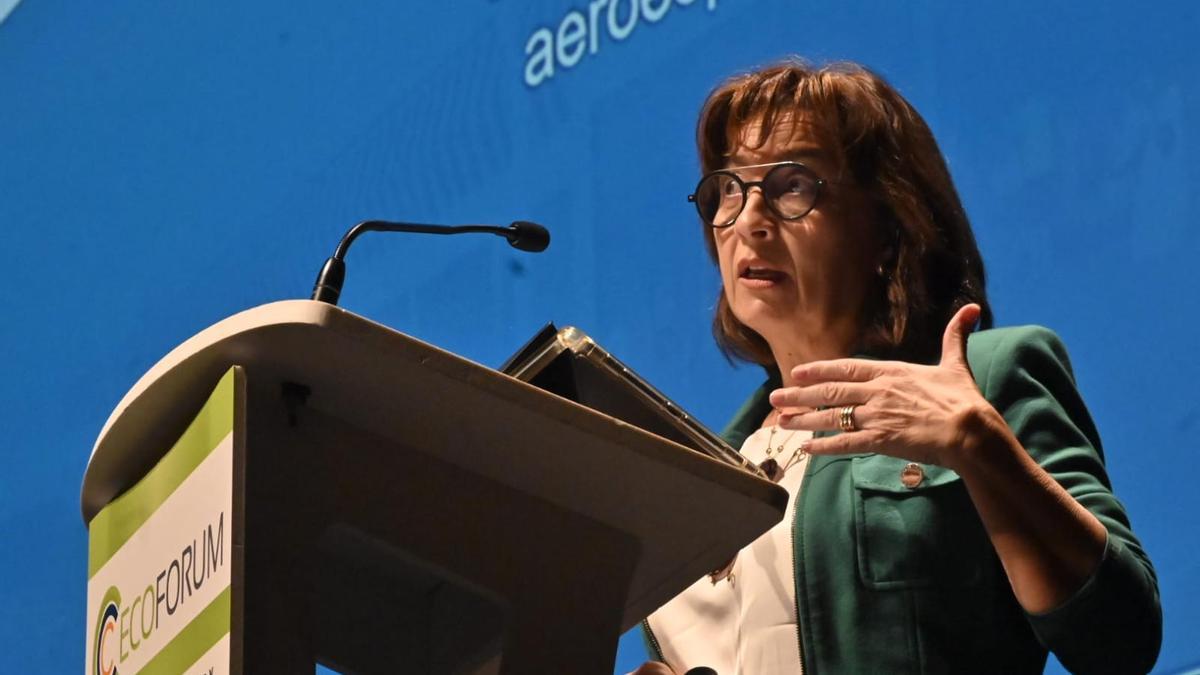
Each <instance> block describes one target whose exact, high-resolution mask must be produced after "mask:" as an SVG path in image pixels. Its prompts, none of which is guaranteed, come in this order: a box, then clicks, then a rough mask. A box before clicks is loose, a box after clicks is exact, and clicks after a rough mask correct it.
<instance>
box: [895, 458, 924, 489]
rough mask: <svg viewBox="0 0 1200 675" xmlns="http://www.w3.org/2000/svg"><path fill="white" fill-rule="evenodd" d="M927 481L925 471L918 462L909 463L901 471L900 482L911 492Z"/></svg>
mask: <svg viewBox="0 0 1200 675" xmlns="http://www.w3.org/2000/svg"><path fill="white" fill-rule="evenodd" d="M924 480H925V469H922V468H921V465H920V464H917V463H916V462H909V463H908V464H905V465H904V468H903V469H901V470H900V482H901V483H903V484H904V487H906V488H908V489H909V490H911V489H913V488H915V487H917V486H918V485H920V484H921V482H922V481H924Z"/></svg>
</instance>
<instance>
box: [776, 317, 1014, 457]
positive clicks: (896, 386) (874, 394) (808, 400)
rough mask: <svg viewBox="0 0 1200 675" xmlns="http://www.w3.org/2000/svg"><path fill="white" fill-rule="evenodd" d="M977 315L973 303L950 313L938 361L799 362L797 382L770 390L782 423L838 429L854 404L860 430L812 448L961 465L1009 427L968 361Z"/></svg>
mask: <svg viewBox="0 0 1200 675" xmlns="http://www.w3.org/2000/svg"><path fill="white" fill-rule="evenodd" d="M979 313H980V308H979V305H975V304H970V305H966V306H965V307H963V308H961V309H959V310H958V312H957V313H955V315H954V317H953V318H951V319H950V321H949V323H947V325H946V330H945V332H944V333H943V335H942V357H941V360H940V361H939V362H938V363H937V365H932V366H926V365H919V364H914V363H906V362H903V361H871V360H868V359H833V360H828V361H814V362H811V363H806V364H804V365H800V366H797V367H795V368H793V369H792V372H791V376H792V380H793V382H794V383H795V384H794V386H789V387H784V388H781V389H776V390H775V391H773V392H771V405H773V406H774V407H775V408H776V409H778V410H780V411H781V414H780V417H779V426H781V427H783V428H785V429H807V430H811V431H837V430H839V429H840V427H839V424H838V422H839V417H840V413H841V409H842V408H843V407H845V406H848V405H853V406H855V409H854V423H855V427H856V428H857V430H856V431H853V432H850V433H842V434H838V435H836V436H832V437H828V438H817V439H813V440H811V441H808V442H807V444H806V450H807V451H808V452H809V453H811V454H815V455H834V454H848V453H880V454H887V455H891V456H894V457H899V458H902V459H907V460H910V461H915V462H921V463H923V464H934V465H938V466H944V467H947V468H950V469H957V467H959V466H961V465H962V464H964V463H966V462H969V461H970V459H971V454H972V453H973V452H975V451H976V450H978V449H979V448H980V447H982V446H983V445H985V444H986V443H987V442H988V440H989V439H994V438H995V435H997V434H1004V433H1005V431H1006V430H1007V426H1006V425H1005V423H1004V419H1003V418H1002V417H1001V416H1000V414H999V413H998V412H996V410H995V409H994V408H993V407H992V406H991V404H989V403H988V402H987V400H986V399H985V398H984V397H983V394H981V393H980V391H979V387H978V386H977V385H976V384H975V378H974V377H973V376H972V374H971V368H970V366H969V365H968V364H967V353H966V350H967V335H968V334H969V333H970V331H971V328H972V327H973V326H974V325H975V323H976V322H977V321H978V320H979ZM818 408H820V409H818Z"/></svg>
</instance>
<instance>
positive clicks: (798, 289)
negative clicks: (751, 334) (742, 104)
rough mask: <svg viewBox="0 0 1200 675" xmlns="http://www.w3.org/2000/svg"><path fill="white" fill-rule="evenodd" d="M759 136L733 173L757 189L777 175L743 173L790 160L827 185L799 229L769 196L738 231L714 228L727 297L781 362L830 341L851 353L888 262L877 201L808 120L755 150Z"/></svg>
mask: <svg viewBox="0 0 1200 675" xmlns="http://www.w3.org/2000/svg"><path fill="white" fill-rule="evenodd" d="M758 133H759V127H758V126H756V125H750V126H748V127H747V128H745V129H743V130H742V134H741V137H742V141H741V142H739V143H738V145H737V146H735V147H734V148H733V154H732V156H731V157H730V159H729V163H728V165H727V167H726V168H727V169H729V170H732V171H734V172H735V173H737V174H738V176H739V177H740V178H741V179H742V180H744V181H756V180H761V179H762V177H763V174H765V173H766V172H767V171H768V170H770V167H760V168H748V169H745V170H740V169H739V167H752V166H754V165H759V164H769V163H773V162H782V161H789V160H790V161H796V162H800V163H801V164H804V165H806V166H807V167H809V168H810V169H812V170H813V172H815V173H816V175H817V176H818V177H820V178H822V179H824V180H825V181H826V185H825V186H824V187H823V188H822V190H821V193H820V195H819V196H818V198H817V201H816V206H814V207H813V209H812V211H810V212H809V213H808V214H807V215H806V216H804V217H802V218H800V219H798V220H783V219H782V218H780V217H779V216H777V215H776V214H775V213H774V212H773V211H772V210H771V209H770V208H769V207H768V206H767V204H766V202H765V201H764V198H763V194H762V191H761V189H759V188H757V187H755V188H751V189H750V190H749V194H748V195H747V197H746V204H745V207H744V208H743V209H742V212H741V213H740V214H739V215H738V217H737V220H735V221H734V223H733V225H732V226H730V227H725V228H714V229H713V231H712V232H713V237H714V240H715V243H716V249H717V259H718V266H719V267H720V271H721V281H722V283H723V285H724V289H725V296H726V298H727V299H728V301H729V305H730V307H731V309H732V310H733V314H734V316H736V317H737V319H738V320H739V321H741V322H742V323H743V324H745V325H747V326H749V327H750V328H751V329H753V330H754V331H755V332H757V333H758V334H759V335H762V336H763V337H764V338H765V339H766V340H767V342H768V343H769V344H770V345H771V348H772V350H774V351H775V352H776V353H775V358H776V359H780V358H781V357H782V355H781V354H780V353H779V350H780V349H781V348H786V345H787V344H789V343H791V342H795V341H797V340H802V341H804V342H808V343H812V342H814V341H816V340H822V339H825V338H826V337H828V338H831V339H840V340H841V342H842V343H843V344H842V346H844V347H850V346H852V343H853V342H854V341H856V340H857V338H858V334H859V332H860V330H861V327H862V326H861V323H862V321H861V315H862V311H863V306H864V301H865V299H866V297H867V293H868V292H870V290H871V288H872V286H873V284H875V283H876V281H875V270H876V268H877V266H878V265H879V262H880V245H879V243H878V241H877V236H876V234H875V227H874V223H872V222H871V221H872V218H873V208H872V207H871V202H870V200H869V199H868V198H867V196H866V195H865V193H863V192H862V191H861V190H859V189H858V188H856V187H855V186H854V185H852V184H850V183H849V180H850V179H849V178H848V177H846V176H843V175H841V172H840V164H839V162H838V161H837V158H836V156H835V155H834V154H833V153H832V152H830V150H829V149H827V148H825V147H823V145H822V143H821V141H820V138H819V135H818V134H817V133H815V129H813V127H812V125H811V124H809V123H808V122H806V121H805V120H804V119H803V117H799V118H796V119H794V120H786V119H785V120H780V121H779V122H778V123H777V124H776V125H775V127H774V129H773V130H772V132H771V134H770V136H768V137H767V139H766V142H765V143H763V144H762V145H761V146H759V147H751V146H753V145H757V143H753V141H757V140H758ZM748 141H749V142H748Z"/></svg>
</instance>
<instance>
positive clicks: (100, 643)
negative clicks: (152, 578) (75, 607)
mask: <svg viewBox="0 0 1200 675" xmlns="http://www.w3.org/2000/svg"><path fill="white" fill-rule="evenodd" d="M120 614H121V592H120V591H118V590H117V587H116V586H109V587H108V590H107V591H106V592H105V593H104V599H103V600H101V601H100V616H99V617H97V618H96V637H95V639H93V640H92V655H93V656H92V675H117V660H116V659H115V658H108V659H106V658H104V645H105V643H108V644H112V641H110V640H109V638H110V637H111V636H110V635H109V634H110V633H114V634H115V633H116V632H117V620H118V618H119V616H120Z"/></svg>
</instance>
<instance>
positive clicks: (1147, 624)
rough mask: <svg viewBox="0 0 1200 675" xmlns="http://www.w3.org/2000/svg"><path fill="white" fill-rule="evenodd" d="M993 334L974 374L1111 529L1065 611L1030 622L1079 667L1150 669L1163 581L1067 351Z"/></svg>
mask: <svg viewBox="0 0 1200 675" xmlns="http://www.w3.org/2000/svg"><path fill="white" fill-rule="evenodd" d="M989 332H992V331H989ZM994 332H995V333H1000V334H1002V335H1001V336H999V339H997V340H995V341H994V343H993V346H992V348H991V350H990V351H991V353H990V354H986V355H985V354H979V355H978V356H980V357H983V358H981V359H980V360H981V361H982V362H983V363H986V364H987V365H986V371H987V372H986V373H978V372H977V373H976V377H977V379H978V380H979V381H980V383H981V388H982V390H983V393H984V396H985V397H987V399H988V400H989V401H990V402H991V403H992V405H993V406H995V407H996V409H997V410H998V411H1000V413H1001V414H1002V415H1003V416H1004V419H1005V420H1006V421H1007V422H1008V425H1009V427H1010V428H1011V429H1012V430H1013V432H1014V433H1015V434H1016V436H1017V438H1018V439H1019V440H1020V441H1021V445H1022V446H1024V448H1025V450H1026V451H1027V452H1029V454H1030V455H1031V456H1032V457H1033V458H1034V459H1035V460H1036V461H1037V463H1038V464H1039V465H1041V467H1042V468H1043V469H1045V470H1046V471H1047V472H1048V473H1049V474H1050V475H1051V476H1053V477H1054V479H1055V480H1057V481H1058V483H1059V484H1060V485H1062V486H1063V487H1064V488H1066V490H1067V492H1068V493H1070V495H1071V496H1072V497H1074V498H1075V499H1076V501H1078V502H1079V503H1080V504H1082V505H1083V506H1084V507H1085V508H1086V509H1087V510H1089V511H1091V512H1092V513H1093V514H1095V516H1096V518H1098V519H1099V520H1100V522H1101V523H1102V524H1103V525H1104V528H1105V530H1106V531H1107V534H1108V537H1107V542H1106V544H1105V549H1104V556H1103V558H1102V560H1101V561H1100V564H1099V565H1098V566H1097V567H1096V569H1095V571H1094V572H1093V573H1092V575H1091V577H1090V578H1088V579H1087V581H1086V582H1085V583H1084V584H1083V586H1082V587H1080V588H1079V590H1078V591H1077V592H1076V593H1075V594H1074V595H1073V596H1072V597H1071V598H1069V599H1068V600H1067V601H1066V602H1064V603H1063V604H1062V605H1060V606H1059V607H1057V608H1055V609H1053V610H1051V611H1049V612H1047V613H1045V614H1036V615H1035V614H1028V615H1027V616H1028V619H1029V623H1030V625H1031V626H1032V628H1033V631H1034V633H1035V634H1036V635H1037V637H1038V639H1039V640H1040V641H1041V642H1042V644H1043V645H1044V646H1045V647H1046V648H1047V649H1049V650H1050V651H1052V652H1053V653H1054V654H1055V656H1057V657H1058V659H1059V661H1060V662H1062V664H1063V665H1064V666H1065V667H1067V668H1068V669H1069V670H1071V671H1072V672H1076V673H1144V672H1148V671H1149V670H1150V668H1151V667H1152V666H1153V665H1154V662H1155V660H1156V659H1157V658H1158V651H1159V646H1160V643H1161V641H1162V610H1161V608H1160V605H1159V597H1158V582H1157V579H1156V577H1155V574H1154V568H1153V566H1152V565H1151V564H1150V559H1149V557H1148V556H1147V555H1146V552H1145V551H1144V550H1143V549H1142V545H1141V543H1140V542H1139V541H1138V540H1137V537H1136V536H1134V534H1133V529H1132V527H1131V526H1130V523H1129V517H1128V516H1127V515H1126V513H1125V507H1124V506H1122V504H1121V502H1120V501H1119V500H1118V499H1117V498H1116V496H1115V495H1114V494H1113V491H1112V485H1111V483H1110V482H1109V479H1108V474H1107V472H1106V471H1105V467H1104V455H1103V449H1102V448H1101V445H1100V438H1099V434H1098V433H1097V431H1096V427H1095V424H1093V422H1092V419H1091V415H1090V414H1089V413H1088V411H1087V408H1086V407H1085V405H1084V403H1083V399H1082V397H1081V396H1080V394H1079V391H1078V389H1077V388H1076V384H1075V378H1074V375H1073V373H1072V371H1071V366H1070V363H1069V361H1068V359H1067V353H1066V348H1065V347H1064V346H1063V344H1062V341H1061V340H1059V338H1058V336H1057V335H1055V334H1054V333H1053V332H1051V331H1050V330H1048V329H1045V328H1041V327H1037V326H1031V327H1022V328H1015V329H1004V330H1000V331H994ZM973 346H974V345H973ZM978 346H983V345H982V344H980V345H978ZM989 357H990V358H989Z"/></svg>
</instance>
